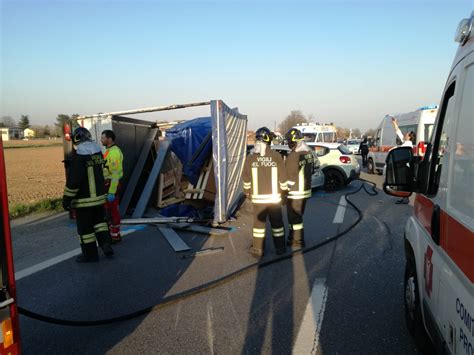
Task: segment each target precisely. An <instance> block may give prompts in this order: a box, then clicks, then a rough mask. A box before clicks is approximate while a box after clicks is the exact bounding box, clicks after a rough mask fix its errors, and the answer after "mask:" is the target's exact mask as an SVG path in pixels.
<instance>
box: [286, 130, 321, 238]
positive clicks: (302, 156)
mask: <svg viewBox="0 0 474 355" xmlns="http://www.w3.org/2000/svg"><path fill="white" fill-rule="evenodd" d="M285 139H286V141H287V142H288V147H289V148H290V149H291V152H290V153H289V154H288V157H287V158H286V161H285V165H286V174H287V177H288V199H287V203H286V209H287V212H288V223H289V225H290V233H289V235H288V245H289V246H294V247H304V246H305V242H304V229H303V215H304V210H305V207H306V200H307V199H308V198H310V197H311V176H312V175H313V169H314V156H313V153H312V152H311V149H310V148H309V147H308V145H307V144H306V142H305V141H304V136H303V134H302V133H301V131H300V130H298V129H295V128H292V129H290V130H289V131H288V132H287V133H286V135H285Z"/></svg>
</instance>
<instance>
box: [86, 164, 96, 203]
mask: <svg viewBox="0 0 474 355" xmlns="http://www.w3.org/2000/svg"><path fill="white" fill-rule="evenodd" d="M87 179H88V180H89V194H90V197H97V190H96V188H95V176H94V167H92V166H88V167H87Z"/></svg>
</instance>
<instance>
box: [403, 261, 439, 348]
mask: <svg viewBox="0 0 474 355" xmlns="http://www.w3.org/2000/svg"><path fill="white" fill-rule="evenodd" d="M404 284H405V297H404V298H405V321H406V324H407V328H408V331H409V332H410V334H411V335H412V336H413V337H414V338H415V343H416V347H417V348H418V350H419V351H421V352H422V353H429V351H430V349H431V347H432V345H431V341H430V339H429V337H428V334H427V333H426V330H425V326H424V324H423V316H422V314H421V304H420V294H419V291H418V285H419V284H418V279H417V277H416V269H415V264H414V261H413V259H412V260H407V261H406V264H405V283H404Z"/></svg>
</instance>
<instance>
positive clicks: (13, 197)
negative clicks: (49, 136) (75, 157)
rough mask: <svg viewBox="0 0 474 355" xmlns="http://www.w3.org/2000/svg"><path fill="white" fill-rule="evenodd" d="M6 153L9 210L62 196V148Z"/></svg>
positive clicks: (7, 151)
mask: <svg viewBox="0 0 474 355" xmlns="http://www.w3.org/2000/svg"><path fill="white" fill-rule="evenodd" d="M30 144H31V143H30ZM4 153H5V164H6V170H7V188H8V202H9V204H10V206H12V205H17V204H30V203H34V202H38V201H40V200H45V199H51V198H58V197H61V196H62V193H63V189H64V182H65V174H64V165H63V163H62V160H63V147H62V145H61V146H45V147H34V148H17V149H5V150H4Z"/></svg>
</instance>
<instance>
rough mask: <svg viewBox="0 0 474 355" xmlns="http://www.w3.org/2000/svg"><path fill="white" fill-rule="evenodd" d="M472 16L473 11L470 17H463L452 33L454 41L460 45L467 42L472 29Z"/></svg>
mask: <svg viewBox="0 0 474 355" xmlns="http://www.w3.org/2000/svg"><path fill="white" fill-rule="evenodd" d="M473 17H474V12H473V13H472V14H471V17H470V18H465V19H463V20H461V22H459V25H458V28H457V29H456V34H455V35H454V41H455V42H458V43H460V44H461V46H462V45H464V43H466V42H467V39H468V38H469V35H470V34H471V31H472V22H473V21H472V19H473Z"/></svg>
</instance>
